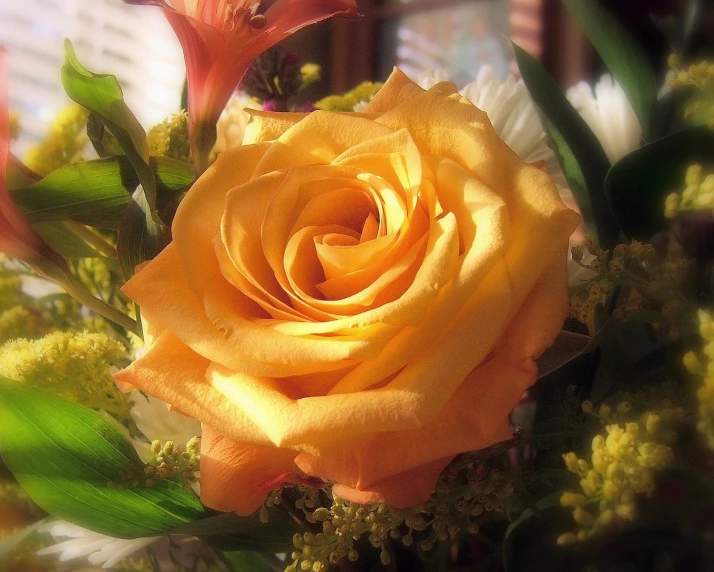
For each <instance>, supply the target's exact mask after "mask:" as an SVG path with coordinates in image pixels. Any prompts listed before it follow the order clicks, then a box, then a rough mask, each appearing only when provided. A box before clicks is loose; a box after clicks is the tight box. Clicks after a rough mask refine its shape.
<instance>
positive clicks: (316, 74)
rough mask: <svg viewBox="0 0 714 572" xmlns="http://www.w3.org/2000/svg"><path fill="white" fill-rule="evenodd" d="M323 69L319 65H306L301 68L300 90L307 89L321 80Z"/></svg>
mask: <svg viewBox="0 0 714 572" xmlns="http://www.w3.org/2000/svg"><path fill="white" fill-rule="evenodd" d="M321 71H322V68H321V67H320V65H319V64H315V63H306V64H303V65H302V67H301V68H300V82H301V83H300V90H303V89H305V88H306V87H308V86H309V85H312V84H313V83H317V82H318V81H320V79H321Z"/></svg>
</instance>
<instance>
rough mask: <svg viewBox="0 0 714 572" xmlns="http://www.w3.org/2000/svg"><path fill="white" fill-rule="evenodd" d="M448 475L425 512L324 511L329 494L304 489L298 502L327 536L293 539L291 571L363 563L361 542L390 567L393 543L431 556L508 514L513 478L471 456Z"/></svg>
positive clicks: (373, 507)
mask: <svg viewBox="0 0 714 572" xmlns="http://www.w3.org/2000/svg"><path fill="white" fill-rule="evenodd" d="M459 463H460V464H455V465H453V466H452V467H450V468H449V469H447V470H446V471H445V472H444V474H443V475H442V477H441V478H440V480H439V483H438V484H437V487H436V491H435V493H434V495H433V496H432V498H431V499H430V500H429V501H427V503H425V504H424V505H423V506H421V507H414V508H410V509H404V510H397V509H394V508H392V507H390V506H388V505H386V504H384V503H379V504H370V505H357V504H353V503H350V502H347V501H344V500H341V499H338V498H333V499H332V502H331V505H330V506H329V507H328V506H324V505H323V503H322V501H323V499H324V498H326V497H327V494H326V493H321V492H320V491H318V490H315V489H310V488H301V489H300V490H301V491H302V495H301V496H300V497H299V498H298V499H297V500H296V501H295V506H296V508H297V509H298V510H302V511H303V513H304V514H305V518H306V520H307V521H308V522H311V523H315V524H318V523H320V524H321V526H322V532H319V533H317V534H313V533H311V532H307V533H305V534H302V535H300V534H298V535H296V536H295V537H294V538H293V544H294V547H295V550H294V551H293V553H292V559H293V563H292V564H291V565H290V566H288V567H287V569H286V571H289V572H293V571H297V570H313V571H314V570H327V569H328V567H329V566H330V565H334V564H336V563H337V562H339V561H340V560H341V559H343V558H347V559H348V560H350V561H352V562H355V561H357V560H358V559H359V557H360V554H359V551H358V548H357V546H358V541H359V540H360V539H362V538H363V537H365V536H366V537H367V540H368V543H369V544H370V545H371V546H372V547H373V548H375V549H377V550H379V552H380V554H379V558H380V561H381V562H382V564H383V565H385V566H386V565H388V564H389V563H390V562H391V558H392V557H391V554H390V551H389V542H390V540H391V541H399V542H401V543H402V544H403V545H404V546H407V547H408V546H417V547H418V548H419V549H420V550H422V551H428V550H431V549H432V548H433V547H434V546H435V545H436V544H437V543H438V542H440V541H448V540H450V539H454V538H456V536H457V535H458V534H459V533H460V532H468V533H472V534H474V533H476V532H478V530H479V525H478V522H479V520H480V519H481V518H486V517H487V516H488V515H493V513H499V512H502V511H503V507H504V502H505V500H506V499H507V498H508V497H509V496H510V495H511V494H512V493H513V490H514V485H513V482H512V480H511V479H510V478H508V477H506V476H504V475H503V474H502V473H501V472H500V471H498V470H496V469H494V468H490V467H487V466H486V465H485V464H484V463H483V462H473V460H472V459H471V460H469V458H468V456H465V458H464V459H461V460H460V461H459Z"/></svg>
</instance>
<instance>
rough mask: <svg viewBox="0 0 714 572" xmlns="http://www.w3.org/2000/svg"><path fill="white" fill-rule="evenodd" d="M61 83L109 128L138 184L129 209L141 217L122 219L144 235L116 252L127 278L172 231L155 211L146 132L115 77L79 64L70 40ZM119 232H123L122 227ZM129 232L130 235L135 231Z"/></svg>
mask: <svg viewBox="0 0 714 572" xmlns="http://www.w3.org/2000/svg"><path fill="white" fill-rule="evenodd" d="M62 84H63V85H64V89H65V91H66V92H67V95H69V97H70V98H72V99H73V100H74V101H76V102H77V103H79V104H80V105H82V106H83V107H86V108H87V109H88V110H89V111H91V112H92V113H93V114H94V115H95V116H96V117H97V118H98V119H99V120H101V121H102V123H103V124H104V126H105V127H106V128H107V129H109V131H110V132H111V134H112V135H113V136H114V137H115V138H116V140H117V142H118V143H119V145H120V146H121V148H122V149H123V150H124V152H125V153H126V156H127V158H128V159H129V161H130V163H131V165H132V167H133V168H134V171H135V172H136V176H137V178H138V179H139V183H140V184H141V188H142V191H141V193H140V195H141V198H140V200H139V201H138V202H134V203H133V206H132V207H131V210H132V211H135V210H136V208H139V209H141V210H142V211H144V216H143V217H141V218H139V217H136V216H134V215H133V214H128V215H126V216H125V219H128V218H130V219H131V220H132V226H133V225H136V224H143V225H144V228H143V230H142V231H141V233H142V234H143V235H144V236H145V237H147V238H146V240H145V241H144V242H143V243H142V244H141V245H139V246H138V247H137V249H136V252H131V253H130V252H129V249H128V248H124V249H122V251H121V252H120V254H119V256H120V258H121V257H123V260H122V268H123V270H124V271H125V272H129V273H128V274H125V278H127V279H128V278H129V277H130V276H131V275H132V274H133V272H134V266H135V265H134V262H135V261H136V260H137V257H138V256H139V255H140V256H141V257H142V259H141V260H140V261H143V260H148V259H149V258H153V257H154V256H156V255H157V254H158V253H159V250H160V246H161V245H163V244H166V243H167V242H168V241H169V240H170V234H171V233H170V231H169V229H168V228H167V227H166V226H165V225H164V223H163V222H162V221H161V219H160V218H159V215H158V213H157V211H156V179H155V178H154V174H153V172H152V170H151V167H150V166H149V147H148V143H147V141H146V133H145V132H144V129H143V128H142V127H141V125H140V124H139V122H138V121H137V119H136V117H134V114H133V113H132V112H131V111H130V110H129V108H128V107H127V105H126V103H125V102H124V96H123V94H122V90H121V87H120V85H119V82H118V81H117V79H116V78H115V77H114V76H112V75H100V74H93V73H92V72H90V71H89V70H87V69H86V68H85V67H84V66H82V64H80V63H79V60H77V57H76V55H75V53H74V48H73V47H72V44H71V43H70V42H69V40H65V64H64V66H62ZM137 196H138V195H137V193H136V192H135V193H134V194H133V195H132V201H133V200H134V197H137ZM122 226H123V227H124V228H125V229H127V228H128V227H129V225H128V224H126V223H124V224H123V225H122ZM119 232H120V233H121V232H122V229H121V228H120V229H119ZM131 233H132V235H135V234H136V232H135V231H134V230H132V231H131ZM128 242H129V241H128V239H125V240H124V243H125V244H128ZM149 248H152V249H153V248H159V250H148V249H149Z"/></svg>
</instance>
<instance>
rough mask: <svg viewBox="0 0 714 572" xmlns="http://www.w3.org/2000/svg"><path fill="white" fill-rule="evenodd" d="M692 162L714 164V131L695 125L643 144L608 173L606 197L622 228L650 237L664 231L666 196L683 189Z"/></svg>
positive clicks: (630, 233) (628, 233)
mask: <svg viewBox="0 0 714 572" xmlns="http://www.w3.org/2000/svg"><path fill="white" fill-rule="evenodd" d="M692 163H701V164H703V165H709V166H714V132H712V131H711V130H710V129H708V128H707V127H694V128H691V129H688V130H686V131H681V132H679V133H675V134H674V135H669V136H667V137H664V138H662V139H659V140H657V141H654V142H653V143H650V144H648V145H645V146H643V147H640V148H639V149H637V150H635V151H634V152H632V153H630V154H629V155H627V156H625V157H623V158H622V159H621V160H620V161H618V162H617V163H616V164H615V165H614V166H613V168H612V170H611V171H610V173H609V174H608V176H607V181H606V183H605V186H606V192H607V196H608V198H609V200H610V204H611V205H612V208H613V210H614V212H615V215H616V217H617V220H618V222H619V223H620V226H621V227H622V230H623V231H624V232H625V234H627V236H629V237H631V238H640V239H648V238H649V237H651V236H652V235H653V234H655V233H656V232H659V231H660V230H662V228H663V227H664V226H665V225H666V223H667V220H666V219H665V217H664V199H665V197H666V196H667V195H668V194H669V193H672V192H674V191H681V190H682V189H683V188H684V175H685V173H686V170H687V167H688V166H689V165H691V164H692Z"/></svg>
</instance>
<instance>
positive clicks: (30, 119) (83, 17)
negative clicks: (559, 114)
mask: <svg viewBox="0 0 714 572" xmlns="http://www.w3.org/2000/svg"><path fill="white" fill-rule="evenodd" d="M296 1H297V0H296ZM357 1H358V5H359V10H360V12H361V14H362V15H363V17H362V18H361V19H360V20H359V21H354V20H345V19H333V20H331V21H327V22H324V23H321V24H318V25H316V26H311V27H309V28H307V29H305V30H302V31H301V32H299V33H297V34H295V35H294V36H293V37H291V38H289V39H288V40H287V41H286V42H285V44H284V45H285V47H286V48H288V49H289V50H291V51H294V52H297V53H298V54H299V55H300V56H301V57H302V59H303V60H304V61H314V62H316V63H319V64H320V65H321V66H322V78H323V79H322V81H320V82H319V83H317V84H315V85H313V86H311V87H310V88H309V89H308V90H306V91H305V92H304V93H303V94H301V96H302V98H303V99H304V100H315V99H317V98H320V97H322V96H324V95H327V94H328V93H342V92H345V91H347V90H348V89H350V88H352V87H354V86H355V85H357V84H358V83H359V82H361V81H364V80H383V79H385V78H386V77H387V75H388V74H389V72H390V71H391V69H392V67H393V66H395V65H398V66H400V67H401V68H402V69H403V70H404V71H405V72H406V73H407V74H409V75H411V76H413V77H415V78H416V77H418V76H419V74H420V72H422V71H423V70H429V69H430V70H433V69H444V70H445V71H446V72H447V73H448V75H449V77H450V78H451V79H452V80H453V81H455V82H456V83H457V84H461V85H463V84H466V83H468V82H469V81H472V80H473V78H474V77H475V76H476V73H477V71H478V69H479V67H480V66H482V65H490V66H491V67H493V68H494V70H495V72H496V75H497V76H498V77H501V78H503V77H505V76H506V75H507V74H508V73H511V72H512V70H513V69H514V66H513V63H512V58H511V52H510V46H509V43H510V41H511V40H512V41H515V42H516V43H518V44H519V45H520V46H522V47H523V48H525V49H527V50H528V51H530V52H531V53H532V54H534V55H536V56H537V57H538V58H539V59H541V61H542V62H543V63H544V64H545V66H546V67H547V69H548V70H549V71H550V73H551V74H552V75H553V76H554V77H555V78H556V80H557V81H558V82H559V83H560V84H561V86H562V87H564V88H565V87H569V86H572V85H574V84H575V83H577V82H578V81H579V80H581V79H586V80H591V79H593V78H595V77H597V76H598V75H599V73H600V71H601V67H602V66H601V63H600V62H599V61H598V60H597V57H596V56H595V55H594V53H593V51H592V50H591V49H590V47H589V44H588V42H587V41H586V40H585V39H584V37H583V36H582V34H581V33H580V31H579V30H578V28H577V26H576V25H575V24H574V22H572V21H571V20H570V19H569V17H568V15H567V14H566V11H565V9H564V8H563V6H562V4H561V2H560V0H357ZM267 2H270V0H266V3H267ZM682 3H683V2H682V0H627V1H624V2H623V1H622V0H603V5H605V6H606V7H607V8H608V9H609V10H610V11H611V12H613V13H614V14H615V15H616V16H617V17H618V19H619V20H620V21H621V22H622V23H623V24H624V25H625V26H626V27H627V28H628V29H629V30H630V31H631V33H632V34H633V35H635V36H637V37H638V38H639V39H640V41H642V42H643V43H644V44H645V45H646V46H647V48H648V50H649V53H650V55H651V57H653V58H654V59H657V60H659V61H660V62H663V61H664V59H665V58H666V53H667V46H666V45H665V44H664V41H663V40H662V39H661V38H662V37H661V35H660V34H658V33H657V31H656V29H655V27H654V23H653V19H652V18H651V15H652V14H654V15H656V16H657V18H663V17H666V16H667V14H669V13H672V12H675V11H677V10H679V9H680V8H681V6H680V5H681V4H682ZM64 37H68V38H70V39H71V40H72V42H73V43H74V45H75V48H76V51H77V55H78V57H79V59H80V61H81V62H83V63H84V64H85V65H86V66H87V67H88V68H89V69H90V70H92V71H95V72H104V73H112V74H114V75H116V76H117V78H118V79H119V81H120V83H121V85H122V87H123V89H124V94H125V99H126V100H127V103H128V104H129V106H130V108H131V109H132V110H133V111H134V112H135V114H136V115H137V116H138V118H139V120H140V121H141V122H142V124H143V125H144V126H145V127H148V126H151V125H154V124H156V123H158V122H160V121H161V120H162V119H163V118H165V117H166V116H167V115H168V114H170V113H173V112H176V111H177V110H178V109H179V106H180V101H181V90H182V86H183V81H184V65H183V58H182V54H181V50H180V47H179V45H178V42H177V41H176V39H175V37H174V34H173V32H172V31H171V29H170V28H169V26H168V25H167V24H166V22H165V21H164V18H163V16H162V14H161V11H160V10H159V9H158V8H153V7H135V6H129V5H126V4H124V3H123V1H122V0H0V43H2V44H4V45H5V46H6V47H8V48H9V49H10V50H11V53H12V59H11V79H10V108H11V110H14V111H17V112H19V114H20V117H21V118H22V128H23V130H22V136H21V138H20V140H19V141H18V142H17V143H16V144H15V147H14V149H15V152H16V153H17V154H19V155H20V156H21V155H22V154H23V152H24V151H25V150H26V149H27V148H28V147H29V146H31V145H33V144H34V143H36V142H37V141H38V140H40V139H41V138H42V137H43V136H44V135H45V134H46V132H47V127H48V124H49V122H50V121H51V119H52V118H53V117H54V116H55V114H56V113H57V112H58V111H59V110H60V109H61V108H62V107H63V106H64V105H66V103H67V99H66V96H65V95H64V92H63V90H62V86H61V82H60V67H61V64H62V61H63V58H64V55H63V54H64V49H63V45H62V41H63V38H64Z"/></svg>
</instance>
